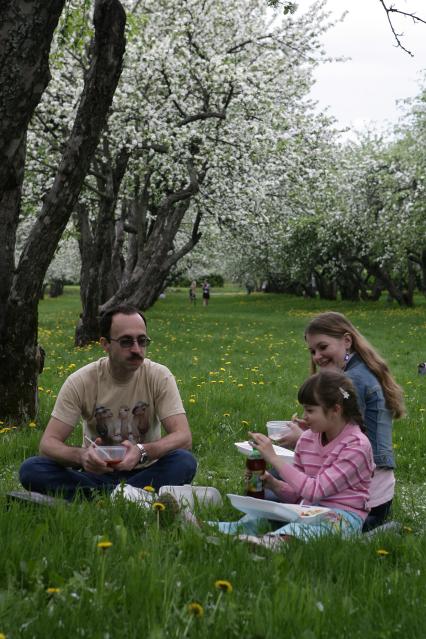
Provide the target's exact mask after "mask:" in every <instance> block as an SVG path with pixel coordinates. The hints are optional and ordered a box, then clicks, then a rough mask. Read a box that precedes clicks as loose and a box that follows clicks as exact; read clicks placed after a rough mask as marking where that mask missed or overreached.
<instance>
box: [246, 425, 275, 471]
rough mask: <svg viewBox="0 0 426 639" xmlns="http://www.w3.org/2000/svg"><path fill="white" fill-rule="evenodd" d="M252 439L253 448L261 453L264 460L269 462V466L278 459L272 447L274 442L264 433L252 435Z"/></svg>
mask: <svg viewBox="0 0 426 639" xmlns="http://www.w3.org/2000/svg"><path fill="white" fill-rule="evenodd" d="M249 435H250V437H251V441H250V443H251V444H252V445H253V448H255V449H256V450H258V451H259V453H260V454H261V455H262V457H263V459H264V460H265V461H267V462H268V463H269V464H273V461H274V460H275V458H276V457H277V455H276V453H275V452H274V448H273V446H272V442H271V440H270V439H269V437H267V436H266V435H263V434H262V433H250V432H249Z"/></svg>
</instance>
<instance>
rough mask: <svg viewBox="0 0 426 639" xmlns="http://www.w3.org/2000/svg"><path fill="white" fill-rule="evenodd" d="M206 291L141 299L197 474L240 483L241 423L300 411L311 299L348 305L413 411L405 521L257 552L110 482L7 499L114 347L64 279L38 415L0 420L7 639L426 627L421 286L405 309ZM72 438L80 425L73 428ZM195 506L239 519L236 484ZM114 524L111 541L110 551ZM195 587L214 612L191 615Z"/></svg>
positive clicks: (46, 321) (297, 636) (48, 337)
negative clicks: (25, 464)
mask: <svg viewBox="0 0 426 639" xmlns="http://www.w3.org/2000/svg"><path fill="white" fill-rule="evenodd" d="M200 297H201V296H200V295H198V300H197V304H196V306H195V307H193V306H191V305H190V303H189V300H188V292H187V290H186V289H185V290H179V289H176V290H174V291H171V292H167V295H166V298H165V299H163V300H159V301H158V302H157V304H156V305H155V306H154V307H153V308H152V309H150V310H149V311H148V313H147V317H148V333H149V335H150V337H151V338H152V340H153V342H152V346H151V347H150V352H149V354H148V356H149V357H151V358H152V359H153V360H155V361H159V362H161V363H163V364H165V365H167V366H168V367H169V368H170V369H171V370H172V371H173V373H174V374H175V376H176V378H177V380H178V385H179V388H180V390H181V394H182V398H183V400H184V404H185V407H186V410H187V413H188V417H189V421H190V424H191V428H192V432H193V441H194V446H193V448H194V452H195V454H196V456H197V458H198V461H199V470H198V473H197V476H196V479H195V483H197V484H200V485H213V486H216V487H217V488H218V489H219V490H220V491H221V493H222V495H223V496H224V497H225V495H226V493H228V492H242V490H243V485H242V479H243V473H244V461H245V460H244V457H243V456H241V455H240V454H239V453H238V452H237V451H236V450H235V448H234V446H233V444H234V442H235V441H239V440H242V439H246V438H247V430H248V429H250V430H251V429H256V430H261V431H265V424H266V421H267V420H268V419H288V418H289V417H290V416H291V415H292V413H294V412H295V411H296V410H298V409H299V411H300V408H299V407H298V405H297V401H296V395H297V389H298V387H299V385H300V384H301V382H302V381H303V380H304V379H305V377H306V376H307V375H308V373H309V365H308V353H307V349H306V347H305V345H304V342H303V329H304V326H305V324H306V323H307V321H308V320H309V318H310V317H312V316H313V315H314V314H316V313H317V312H321V311H323V310H329V309H333V310H338V311H341V312H343V313H345V314H347V315H348V316H349V317H350V319H351V320H352V321H353V322H354V324H355V325H356V326H357V327H358V328H359V329H360V330H361V331H362V332H363V333H364V334H365V335H366V337H367V338H369V339H370V340H371V342H372V343H373V344H374V345H375V347H376V348H377V349H378V350H379V351H380V352H381V354H382V355H383V356H384V357H385V359H387V361H388V362H389V364H390V367H391V369H392V371H393V373H394V374H395V376H396V378H397V380H398V382H399V383H400V384H401V385H402V386H403V387H404V390H405V393H406V403H407V411H408V414H407V417H406V418H404V419H403V420H400V421H399V422H397V423H396V424H395V430H394V445H395V449H396V451H395V452H396V457H397V464H398V468H397V479H398V489H397V496H396V499H395V509H394V516H395V518H396V519H398V520H399V521H401V522H402V523H403V524H404V526H405V530H404V532H403V534H400V535H399V534H398V535H397V534H392V533H387V534H382V535H380V536H375V537H373V538H371V539H369V540H367V539H366V538H362V537H359V538H354V539H352V540H350V541H343V540H341V539H322V540H317V541H312V542H309V543H302V542H294V543H293V544H289V545H288V547H286V548H285V549H284V550H283V551H282V552H279V553H274V554H271V553H269V552H268V551H258V552H256V553H255V552H253V551H252V550H250V549H249V548H248V547H246V546H245V545H244V544H242V543H238V542H236V541H233V540H232V538H227V537H224V536H223V537H222V536H220V535H218V534H217V533H215V532H214V530H213V529H206V530H202V531H199V530H197V529H190V528H183V527H181V526H178V525H177V524H172V525H170V526H167V527H165V526H164V527H158V525H157V523H158V522H157V515H156V513H154V512H151V511H145V510H142V511H141V510H140V509H138V508H137V507H136V506H135V505H134V504H131V503H116V504H112V503H111V502H110V501H109V499H106V498H102V499H99V500H97V501H96V502H93V503H90V504H87V503H83V504H77V503H76V504H72V505H70V506H68V507H62V506H61V507H58V508H48V507H41V506H39V507H32V506H25V505H22V504H18V503H16V504H12V505H11V506H9V507H8V508H6V503H5V498H4V492H6V491H7V490H9V489H15V488H18V480H17V470H18V468H19V465H20V463H21V461H22V460H23V459H24V458H25V457H28V456H29V455H31V454H35V453H36V451H37V448H38V442H39V439H40V435H41V432H42V430H43V428H44V427H45V425H46V423H47V420H48V418H49V415H50V411H51V409H52V406H53V403H54V401H55V396H56V394H57V392H58V390H59V388H60V386H61V384H62V382H63V380H64V379H65V377H66V376H67V375H68V374H69V373H70V372H71V371H73V370H75V368H78V367H80V366H82V365H84V364H85V363H87V362H89V361H92V360H93V359H95V358H97V357H99V356H100V355H101V354H102V351H101V349H100V348H99V347H98V346H96V345H93V346H90V347H87V348H84V349H74V347H73V331H74V327H75V323H76V321H77V318H78V312H79V297H78V290H77V289H76V288H73V287H69V288H66V290H65V294H64V296H62V297H60V298H56V299H46V300H44V301H42V302H41V306H40V343H41V344H43V346H44V347H45V349H46V351H47V357H46V368H45V371H44V372H43V374H42V376H41V377H40V388H39V396H40V413H39V417H38V419H37V421H36V422H35V423H30V424H20V425H18V424H1V425H0V429H1V430H0V455H1V460H2V465H1V478H2V486H3V491H2V495H0V501H1V504H2V507H3V513H2V517H1V520H0V522H1V523H0V527H1V540H2V545H1V570H0V633H4V635H6V637H7V639H12V638H16V639H17V638H18V637H19V638H20V639H21V638H23V639H26V638H33V637H37V638H38V637H50V638H56V637H58V638H59V637H61V638H63V637H88V638H90V639H97V638H99V639H113V638H115V637H126V638H127V637H128V638H133V637H135V638H136V637H138V638H139V637H144V638H146V639H161V638H163V637H164V638H169V637H170V638H171V637H176V639H177V638H179V639H180V638H183V637H209V638H210V637H212V638H215V637H217V638H219V637H220V638H221V639H224V638H227V637H236V638H239V637H244V638H247V639H262V638H265V639H266V638H268V639H276V638H277V637H285V638H286V639H293V638H294V639H320V638H323V637H324V638H325V637H327V638H331V639H334V638H337V637H339V638H340V637H341V636H342V635H343V634H344V633H346V634H347V635H348V636H349V637H350V638H351V639H354V638H358V637H359V638H362V639H367V638H370V637H371V638H374V639H376V638H380V639H382V638H383V639H384V638H396V637H398V638H399V637H410V638H411V637H416V638H417V637H419V638H420V637H423V636H424V628H423V626H424V619H425V618H426V600H425V597H424V591H425V587H426V576H425V571H424V556H425V552H426V540H425V536H424V529H425V522H426V515H425V509H424V493H425V483H426V472H425V467H426V461H425V457H426V417H425V416H426V399H425V396H426V393H425V386H426V376H419V375H418V374H417V364H418V363H419V362H420V361H425V360H426V350H425V349H426V301H425V300H424V299H422V298H419V299H418V300H417V306H416V307H415V308H414V309H411V310H401V309H399V308H398V307H396V306H392V305H387V304H386V303H385V301H383V303H382V302H380V303H376V304H373V303H371V304H352V303H341V302H337V303H333V304H331V303H326V302H322V301H319V300H315V301H312V300H305V299H299V298H295V297H289V296H275V295H270V294H261V293H254V294H251V295H246V294H245V293H244V291H243V290H241V289H240V290H239V289H238V288H237V287H235V288H234V289H229V288H225V289H213V295H212V297H211V300H210V304H209V306H208V308H204V307H203V306H202V304H201V299H200ZM422 349H423V350H422ZM17 426H20V428H13V427H17ZM9 429H11V430H9ZM73 441H74V443H75V444H77V445H78V444H79V443H80V441H81V431H80V429H79V428H77V429H76V432H75V434H74V436H73ZM199 515H200V517H202V518H203V519H213V518H217V519H238V518H239V513H238V512H237V511H235V510H234V509H233V508H232V507H231V506H230V504H229V502H227V500H226V497H225V498H224V505H223V507H221V508H217V509H216V510H212V509H210V510H209V511H207V510H202V511H199ZM102 540H108V541H110V542H112V546H111V547H110V548H108V549H106V550H102V549H101V548H99V547H98V546H97V544H98V543H99V542H100V541H102ZM378 551H381V552H378ZM385 551H386V552H385ZM386 553H387V554H386ZM422 566H423V567H422ZM216 580H227V581H229V582H230V584H231V585H232V592H224V591H221V590H219V589H217V588H216V587H215V581H216ZM191 603H196V604H199V605H200V606H201V607H202V608H198V607H195V608H193V609H192V610H194V611H195V612H197V611H199V610H202V611H203V613H204V614H202V615H201V616H199V617H197V616H196V615H193V614H191V612H190V611H189V610H188V604H191ZM0 636H1V634H0Z"/></svg>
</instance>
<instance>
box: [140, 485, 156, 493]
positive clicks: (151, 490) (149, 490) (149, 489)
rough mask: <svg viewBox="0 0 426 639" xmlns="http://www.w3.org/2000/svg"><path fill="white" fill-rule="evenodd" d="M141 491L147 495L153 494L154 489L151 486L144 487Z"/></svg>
mask: <svg viewBox="0 0 426 639" xmlns="http://www.w3.org/2000/svg"><path fill="white" fill-rule="evenodd" d="M143 489H144V490H146V491H147V492H148V493H155V488H154V487H153V486H144V487H143Z"/></svg>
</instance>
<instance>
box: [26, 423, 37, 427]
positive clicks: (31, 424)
mask: <svg viewBox="0 0 426 639" xmlns="http://www.w3.org/2000/svg"><path fill="white" fill-rule="evenodd" d="M36 426H37V424H36V423H35V422H30V423H29V424H28V428H36Z"/></svg>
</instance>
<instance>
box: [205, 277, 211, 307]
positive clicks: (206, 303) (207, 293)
mask: <svg viewBox="0 0 426 639" xmlns="http://www.w3.org/2000/svg"><path fill="white" fill-rule="evenodd" d="M209 299H210V284H209V283H208V281H207V280H204V282H203V306H208V305H209Z"/></svg>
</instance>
